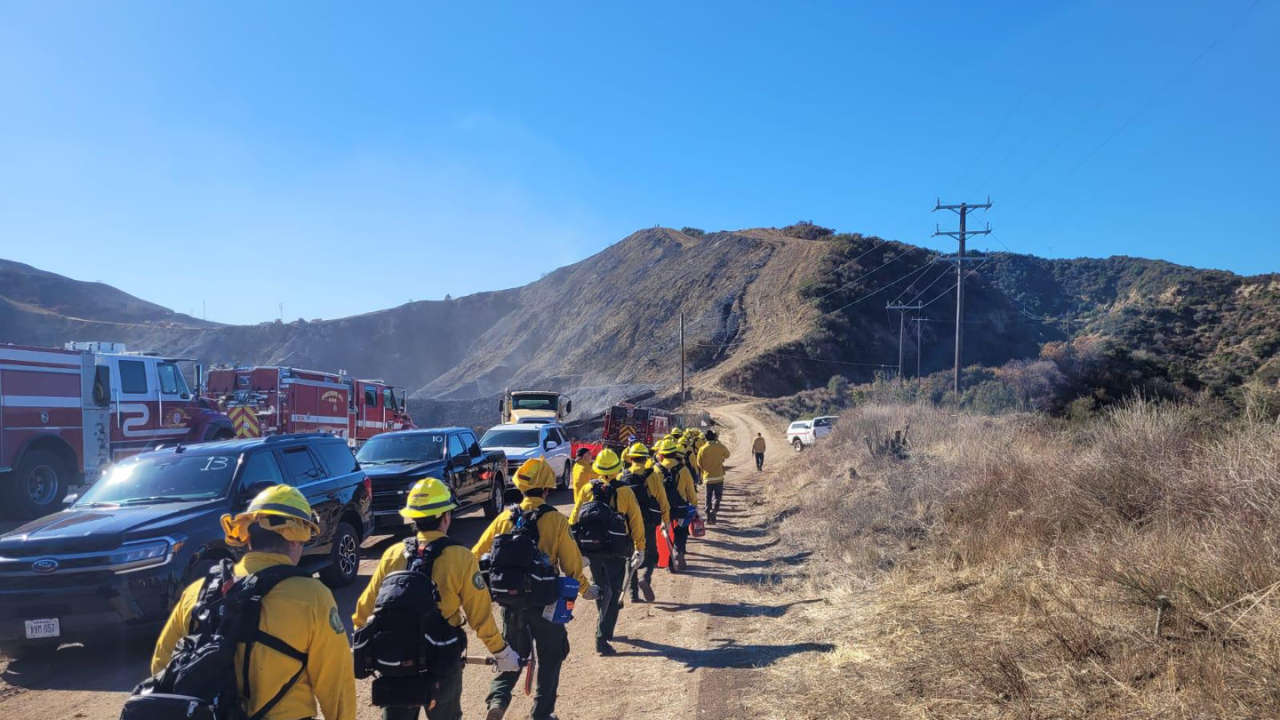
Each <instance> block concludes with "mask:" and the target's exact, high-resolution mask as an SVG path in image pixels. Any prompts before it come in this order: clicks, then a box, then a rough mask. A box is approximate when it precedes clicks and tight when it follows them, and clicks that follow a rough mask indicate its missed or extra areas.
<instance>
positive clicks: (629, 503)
mask: <svg viewBox="0 0 1280 720" xmlns="http://www.w3.org/2000/svg"><path fill="white" fill-rule="evenodd" d="M592 469H594V470H595V471H596V474H597V475H599V477H598V478H597V479H595V480H593V481H591V482H590V483H588V484H587V485H584V486H583V488H582V491H581V492H579V493H578V495H577V497H576V498H575V499H574V503H573V512H572V513H571V514H570V515H569V524H570V525H576V524H578V515H579V514H580V512H581V510H582V506H583V505H584V504H585V503H587V502H589V501H590V500H591V499H592V498H593V497H594V494H595V485H596V483H600V484H601V485H606V486H614V489H615V494H614V499H613V503H614V506H613V509H614V510H615V511H617V512H620V513H622V514H623V515H624V516H626V518H627V528H628V529H629V530H630V531H631V540H632V543H633V544H634V547H635V552H634V553H633V554H632V556H631V564H632V565H639V564H641V563H642V562H644V550H645V547H646V543H645V536H644V518H643V516H642V515H641V513H640V505H639V503H637V502H636V496H635V494H634V493H632V492H631V488H629V487H626V486H623V485H616V484H615V483H614V481H615V480H617V479H618V474H619V473H621V472H622V458H620V457H618V453H616V452H614V451H613V450H610V449H609V448H605V449H604V450H601V451H600V454H599V455H597V456H596V461H595V463H594V464H593V465H592ZM589 560H590V562H591V579H593V580H595V584H596V585H597V586H598V587H599V588H600V597H598V598H596V608H597V609H598V610H599V619H598V621H597V622H596V652H597V653H599V654H601V655H615V654H617V651H616V650H614V649H613V646H612V645H610V644H609V641H610V640H612V639H613V631H614V629H615V628H616V627H617V625H618V611H619V610H621V609H622V590H623V587H622V586H623V585H624V584H626V577H627V558H625V557H621V558H618V557H607V556H600V557H591V558H589Z"/></svg>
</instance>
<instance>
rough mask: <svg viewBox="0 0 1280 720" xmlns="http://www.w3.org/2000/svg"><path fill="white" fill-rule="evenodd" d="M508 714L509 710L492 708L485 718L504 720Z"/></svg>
mask: <svg viewBox="0 0 1280 720" xmlns="http://www.w3.org/2000/svg"><path fill="white" fill-rule="evenodd" d="M506 714H507V709H506V708H504V707H496V706H495V707H491V708H489V714H488V715H485V716H484V720H502V716H503V715H506Z"/></svg>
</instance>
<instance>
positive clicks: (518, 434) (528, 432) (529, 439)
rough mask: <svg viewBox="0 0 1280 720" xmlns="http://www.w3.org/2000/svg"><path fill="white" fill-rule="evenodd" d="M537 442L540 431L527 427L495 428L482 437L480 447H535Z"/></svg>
mask: <svg viewBox="0 0 1280 720" xmlns="http://www.w3.org/2000/svg"><path fill="white" fill-rule="evenodd" d="M537 444H538V431H537V430H534V429H526V428H520V429H512V428H508V429H502V430H500V429H498V428H494V429H492V430H490V431H489V432H487V433H485V434H484V437H482V438H480V447H534V446H535V445H537Z"/></svg>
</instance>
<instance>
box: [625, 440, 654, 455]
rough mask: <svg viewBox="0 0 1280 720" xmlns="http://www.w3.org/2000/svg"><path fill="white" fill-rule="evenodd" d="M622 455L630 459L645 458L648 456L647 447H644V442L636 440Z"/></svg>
mask: <svg viewBox="0 0 1280 720" xmlns="http://www.w3.org/2000/svg"><path fill="white" fill-rule="evenodd" d="M624 456H625V457H628V458H631V459H639V458H647V457H649V448H647V447H645V446H644V443H641V442H638V443H636V444H635V445H632V446H631V447H629V448H627V451H626V452H625V453H624Z"/></svg>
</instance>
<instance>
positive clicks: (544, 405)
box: [498, 390, 573, 425]
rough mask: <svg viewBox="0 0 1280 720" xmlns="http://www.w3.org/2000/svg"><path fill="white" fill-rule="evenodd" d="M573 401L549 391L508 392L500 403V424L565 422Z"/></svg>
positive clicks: (571, 410) (571, 409)
mask: <svg viewBox="0 0 1280 720" xmlns="http://www.w3.org/2000/svg"><path fill="white" fill-rule="evenodd" d="M571 412H573V401H572V400H570V399H569V398H567V397H565V396H564V395H561V394H560V393H558V392H551V391H548V390H516V391H511V390H507V391H506V392H504V393H503V395H502V399H501V400H499V401H498V417H499V424H501V425H512V424H515V423H548V422H564V421H565V418H567V417H569V413H571Z"/></svg>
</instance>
